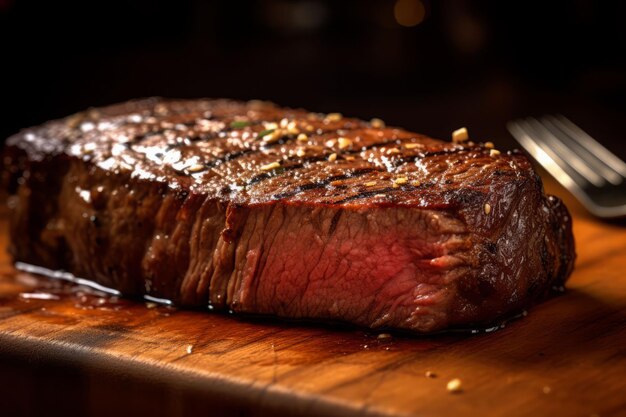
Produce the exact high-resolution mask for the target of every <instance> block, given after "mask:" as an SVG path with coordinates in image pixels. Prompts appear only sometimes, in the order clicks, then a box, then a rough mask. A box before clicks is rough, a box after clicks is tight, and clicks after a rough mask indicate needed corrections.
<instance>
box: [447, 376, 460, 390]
mask: <svg viewBox="0 0 626 417" xmlns="http://www.w3.org/2000/svg"><path fill="white" fill-rule="evenodd" d="M446 389H447V390H448V391H449V392H453V393H457V392H461V391H463V387H462V383H461V380H460V379H459V378H454V379H451V380H450V381H448V385H446Z"/></svg>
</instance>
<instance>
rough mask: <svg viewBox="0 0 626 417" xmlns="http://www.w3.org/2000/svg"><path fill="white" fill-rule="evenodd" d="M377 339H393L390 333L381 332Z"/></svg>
mask: <svg viewBox="0 0 626 417" xmlns="http://www.w3.org/2000/svg"><path fill="white" fill-rule="evenodd" d="M376 339H378V340H388V339H391V335H390V334H389V333H381V334H379V335H378V336H377V337H376Z"/></svg>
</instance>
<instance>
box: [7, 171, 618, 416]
mask: <svg viewBox="0 0 626 417" xmlns="http://www.w3.org/2000/svg"><path fill="white" fill-rule="evenodd" d="M548 188H549V191H552V192H553V193H556V194H557V195H562V196H566V198H565V199H566V202H567V204H568V206H569V207H570V209H571V210H572V212H573V214H574V228H575V236H576V240H577V249H578V260H577V263H576V270H575V272H574V274H573V276H572V278H571V281H570V282H569V284H568V289H567V291H566V292H565V293H564V294H563V295H561V296H558V297H556V298H553V299H551V300H549V301H547V302H545V303H543V304H541V305H539V306H537V307H535V308H533V309H532V310H531V311H530V312H529V315H528V316H527V317H524V318H522V319H519V320H515V321H512V322H510V323H508V324H507V326H506V327H505V328H503V329H501V330H498V331H494V332H490V333H482V334H478V335H460V334H456V335H450V334H449V335H439V336H432V337H408V336H401V335H394V336H393V337H391V338H387V339H379V338H377V334H376V333H368V332H364V331H361V330H355V329H353V328H326V327H322V326H315V325H303V324H288V323H281V322H271V321H262V320H248V321H246V320H244V319H239V318H236V317H231V316H228V315H219V314H209V313H204V312H193V311H175V310H170V309H167V308H164V307H154V306H151V305H149V306H146V305H145V304H143V303H139V302H129V301H125V300H122V301H117V302H115V300H106V299H103V298H100V297H96V296H93V295H88V294H87V295H86V294H82V293H80V292H75V293H73V294H71V295H61V296H57V295H56V292H57V290H54V291H52V292H50V291H48V290H46V289H45V288H44V289H43V290H42V289H41V288H40V289H39V290H37V289H36V288H37V286H41V285H42V284H41V282H37V281H36V280H35V279H34V278H33V277H32V276H30V275H28V274H25V273H18V272H16V271H15V270H14V269H13V268H12V267H11V265H10V263H9V260H8V258H7V257H6V255H3V256H2V258H1V260H0V263H1V278H0V407H1V408H0V409H1V410H3V412H4V411H6V410H9V413H8V414H4V413H3V414H2V415H19V414H21V415H38V414H47V415H51V414H55V412H56V413H58V415H66V416H67V415H76V414H90V415H102V416H105V415H106V416H111V415H125V414H128V415H130V414H137V413H139V415H151V416H159V415H176V416H179V415H194V416H197V415H209V414H211V415H248V414H252V415H285V414H290V415H291V414H297V415H345V416H351V415H393V416H400V415H416V416H424V417H428V416H433V417H435V416H469V415H472V416H507V417H514V416H541V415H551V416H561V415H562V416H581V417H592V416H601V417H607V416H619V415H621V416H624V415H626V228H625V227H624V223H623V222H622V223H621V224H619V223H601V222H598V221H596V220H594V219H592V218H590V217H589V216H588V215H586V214H585V213H584V211H583V210H582V209H581V208H580V206H579V205H578V204H577V203H576V202H574V201H572V200H571V199H570V198H567V193H566V192H565V191H563V190H562V189H560V188H558V187H556V186H555V185H554V184H552V183H549V184H548ZM1 236H2V241H1V242H0V244H1V245H3V246H4V245H6V239H7V237H6V221H3V222H2V229H1ZM45 282H48V286H49V285H50V284H49V281H45ZM55 285H57V284H55ZM33 286H35V287H33ZM44 286H45V285H44ZM50 293H52V294H53V295H52V298H55V299H45V298H46V297H47V295H46V294H50ZM56 298H58V299H56ZM427 372H431V373H433V374H434V375H431V377H428V376H426V373H427ZM453 378H459V379H460V380H461V382H462V392H459V393H450V392H448V391H447V389H446V385H447V383H448V381H450V380H451V379H453Z"/></svg>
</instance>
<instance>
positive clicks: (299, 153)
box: [296, 148, 306, 158]
mask: <svg viewBox="0 0 626 417" xmlns="http://www.w3.org/2000/svg"><path fill="white" fill-rule="evenodd" d="M296 155H297V156H298V157H299V158H302V157H303V156H304V155H306V151H305V150H304V149H302V148H299V149H298V150H297V151H296Z"/></svg>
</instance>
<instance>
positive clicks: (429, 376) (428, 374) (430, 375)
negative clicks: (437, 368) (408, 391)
mask: <svg viewBox="0 0 626 417" xmlns="http://www.w3.org/2000/svg"><path fill="white" fill-rule="evenodd" d="M424 375H426V378H437V374H436V373H434V372H433V371H426V373H425V374H424Z"/></svg>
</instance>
